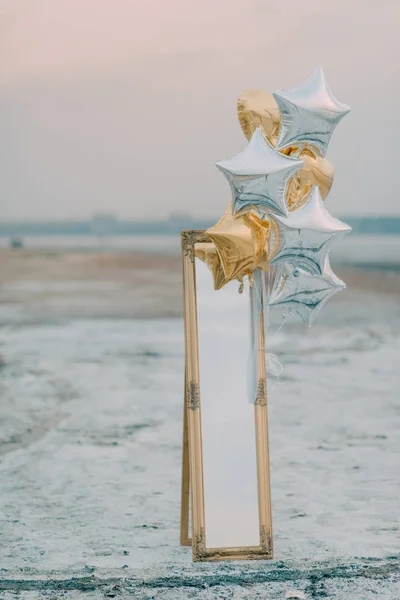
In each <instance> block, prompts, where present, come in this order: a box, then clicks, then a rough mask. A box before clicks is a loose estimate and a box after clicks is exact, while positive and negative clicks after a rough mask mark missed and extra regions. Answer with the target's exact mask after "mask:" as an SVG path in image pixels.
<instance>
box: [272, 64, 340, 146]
mask: <svg viewBox="0 0 400 600" xmlns="http://www.w3.org/2000/svg"><path fill="white" fill-rule="evenodd" d="M273 96H274V98H275V100H276V102H277V104H278V107H279V110H280V113H281V126H280V130H279V136H278V141H277V144H276V148H277V150H283V149H284V148H288V147H290V146H295V147H298V148H300V149H302V148H304V147H305V146H308V147H311V148H314V149H315V150H316V151H317V152H318V153H319V154H320V155H321V156H325V154H326V151H327V148H328V144H329V141H330V139H331V135H332V133H333V130H334V129H335V127H336V125H337V124H338V123H339V121H340V120H341V119H342V118H343V117H344V116H345V115H346V114H347V113H348V112H349V111H350V107H349V106H347V105H346V104H343V103H342V102H339V100H336V98H335V97H334V95H333V94H332V92H331V91H330V89H329V87H328V85H327V83H326V81H325V76H324V73H323V71H322V69H321V68H319V69H317V70H316V71H315V72H314V74H313V75H312V76H311V77H310V79H309V80H308V81H306V83H304V84H303V85H302V86H301V87H299V88H297V89H295V90H293V91H291V92H281V91H279V92H275V93H274V94H273Z"/></svg>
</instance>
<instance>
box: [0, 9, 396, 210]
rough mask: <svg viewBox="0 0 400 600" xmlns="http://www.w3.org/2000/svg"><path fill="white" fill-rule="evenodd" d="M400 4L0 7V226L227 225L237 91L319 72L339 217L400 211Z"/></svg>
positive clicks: (237, 144) (237, 142) (240, 141)
mask: <svg viewBox="0 0 400 600" xmlns="http://www.w3.org/2000/svg"><path fill="white" fill-rule="evenodd" d="M399 22H400V2H399V0H379V1H378V0H335V1H332V2H324V1H323V0H302V1H301V2H299V0H279V1H278V0H246V1H244V0H201V1H196V2H194V1H191V0H0V153H1V166H2V168H1V171H0V219H2V220H13V219H53V218H55V219H57V218H70V217H71V218H80V217H87V216H90V215H91V214H92V213H93V212H96V211H113V212H115V213H116V214H117V215H118V216H120V217H121V218H124V217H127V218H148V217H151V216H155V217H156V218H160V217H164V216H166V215H168V214H169V213H170V212H172V211H177V210H179V211H184V212H189V213H192V214H194V215H196V216H211V217H214V216H218V215H220V214H221V213H222V212H223V210H224V208H225V206H226V205H227V203H228V201H229V197H230V193H229V187H228V185H227V183H226V181H225V180H224V178H223V177H222V175H221V174H220V173H219V172H218V171H217V169H216V167H215V166H214V163H215V162H216V161H217V160H221V159H224V158H228V157H230V156H232V155H234V154H236V153H237V152H239V151H241V150H242V149H243V148H244V146H245V144H246V141H245V138H244V136H243V134H242V132H241V129H240V126H239V123H238V121H237V117H236V100H237V97H238V95H239V94H240V93H241V92H242V91H243V90H245V89H248V88H259V89H264V90H266V91H269V92H272V91H274V90H277V89H291V88H294V87H297V86H299V85H300V84H301V83H303V81H304V80H305V79H307V77H308V76H309V75H311V73H312V71H313V70H314V69H315V67H317V66H322V67H323V69H324V71H325V76H326V78H327V81H328V83H329V85H330V87H331V89H332V91H333V93H334V95H335V96H336V97H337V98H338V99H339V100H341V101H342V102H345V103H346V104H349V105H350V106H351V107H352V112H351V113H350V114H349V115H348V116H346V117H345V119H343V121H342V122H341V123H340V124H339V126H338V127H337V129H336V131H335V133H334V136H333V139H332V143H331V146H330V148H329V151H328V155H327V158H329V159H330V160H331V161H332V162H333V164H334V166H335V171H336V174H335V181H334V185H333V188H332V191H331V193H330V195H329V197H328V200H327V207H328V209H329V210H330V211H331V212H332V213H333V214H335V215H345V214H355V213H357V214H361V213H373V214H381V213H394V214H399V213H400V206H399V200H398V195H397V190H398V184H397V180H398V177H399V174H398V173H399V167H398V166H397V160H399V158H400V149H399V144H398V137H399V134H400V107H399V102H398V95H397V94H398V92H399V91H400V90H399V87H400V85H399V83H400V74H399V71H398V68H397V62H398V57H399V55H400V37H399V35H398V24H399Z"/></svg>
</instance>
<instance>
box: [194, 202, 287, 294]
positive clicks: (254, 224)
mask: <svg viewBox="0 0 400 600" xmlns="http://www.w3.org/2000/svg"><path fill="white" fill-rule="evenodd" d="M274 227H275V229H276V225H275V224H274ZM270 230H271V223H270V222H269V221H268V220H261V219H260V218H259V217H258V216H257V215H253V214H249V215H247V214H246V215H243V216H241V217H234V216H233V215H232V205H231V203H230V204H229V206H228V208H227V210H226V211H225V214H224V215H223V217H222V218H221V219H220V220H219V221H218V223H216V225H214V226H213V227H210V228H209V229H207V231H206V233H207V235H208V236H209V237H210V239H211V241H212V242H213V245H214V246H215V249H216V252H217V254H218V257H219V259H220V266H221V267H222V270H223V273H224V277H225V279H224V280H223V279H222V278H221V276H220V272H219V268H220V267H219V266H218V265H217V263H216V262H215V260H214V259H213V258H211V253H210V250H207V252H208V254H209V261H208V262H207V260H205V258H206V257H205V255H202V254H198V257H199V258H201V259H202V260H204V262H207V264H208V265H209V267H210V268H211V270H212V272H213V276H214V285H219V287H218V289H219V288H220V287H222V286H223V285H225V283H228V281H231V280H232V279H238V280H239V281H242V279H243V277H244V276H245V275H249V276H251V274H252V272H253V271H254V269H264V270H267V269H268V252H269V237H270ZM203 250H204V249H203ZM211 263H212V265H211ZM217 281H218V282H219V283H218V284H217ZM216 289H217V288H216Z"/></svg>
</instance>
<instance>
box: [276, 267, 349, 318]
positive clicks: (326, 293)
mask: <svg viewBox="0 0 400 600" xmlns="http://www.w3.org/2000/svg"><path fill="white" fill-rule="evenodd" d="M345 287H346V284H345V283H343V281H341V280H340V279H339V278H338V277H337V276H336V275H335V274H334V272H333V271H332V269H331V267H330V264H329V259H328V257H326V258H325V264H324V269H323V272H322V275H314V274H313V273H310V272H309V271H306V270H305V269H302V268H301V267H296V266H294V265H290V264H288V265H285V266H284V267H283V268H282V271H281V273H280V274H279V275H278V277H277V278H276V280H275V283H274V286H273V288H272V291H271V295H270V298H269V302H268V304H269V306H282V307H287V308H288V309H289V312H297V313H298V314H299V315H300V316H301V318H302V319H303V321H304V322H305V323H307V325H311V324H312V322H313V320H314V319H315V317H316V316H317V314H318V312H319V311H320V309H321V308H322V306H323V305H324V304H325V302H326V301H327V300H328V298H330V297H331V296H333V294H335V293H336V292H338V291H339V290H342V289H343V288H345Z"/></svg>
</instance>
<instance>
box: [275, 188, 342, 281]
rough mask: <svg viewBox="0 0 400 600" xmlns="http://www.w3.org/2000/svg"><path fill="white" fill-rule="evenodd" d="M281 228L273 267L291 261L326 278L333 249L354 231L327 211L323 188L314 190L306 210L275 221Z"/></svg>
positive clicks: (297, 211) (299, 210)
mask: <svg viewBox="0 0 400 600" xmlns="http://www.w3.org/2000/svg"><path fill="white" fill-rule="evenodd" d="M274 219H276V221H277V223H278V226H279V230H280V233H279V245H278V248H277V251H276V252H275V254H274V256H272V257H271V259H270V263H271V265H273V264H277V263H281V262H283V261H285V262H286V261H287V262H290V263H292V264H293V265H294V266H299V267H304V268H305V269H307V270H308V271H310V272H311V273H315V274H317V275H320V274H322V272H323V269H324V265H325V259H326V257H327V254H328V250H329V247H330V245H331V243H332V241H333V240H334V239H337V238H338V237H340V236H342V235H343V234H345V233H348V232H349V231H351V227H349V225H346V223H343V221H339V219H335V218H334V217H332V215H330V214H329V212H328V211H327V210H326V208H325V206H324V203H323V201H322V198H321V194H320V191H319V188H318V187H317V186H315V187H314V188H313V189H312V192H311V195H310V198H309V200H308V202H307V204H305V205H304V206H302V207H301V208H299V209H298V210H296V211H294V212H291V213H289V215H288V216H287V217H280V216H279V215H276V216H275V217H274Z"/></svg>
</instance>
